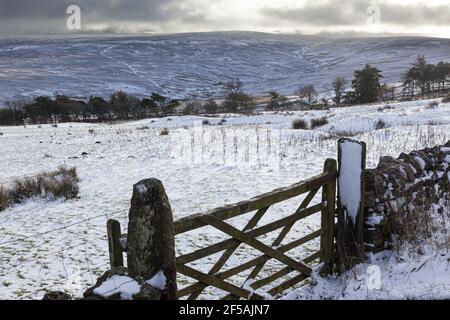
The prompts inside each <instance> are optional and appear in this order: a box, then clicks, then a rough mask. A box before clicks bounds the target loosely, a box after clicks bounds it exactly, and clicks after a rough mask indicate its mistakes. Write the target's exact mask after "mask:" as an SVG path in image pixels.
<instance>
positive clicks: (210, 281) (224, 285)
mask: <svg viewBox="0 0 450 320" xmlns="http://www.w3.org/2000/svg"><path fill="white" fill-rule="evenodd" d="M177 271H178V272H180V273H181V274H184V275H186V276H188V277H190V278H193V279H195V280H197V281H200V282H202V283H205V284H207V285H208V286H213V287H216V288H219V289H222V290H224V291H227V292H230V293H232V294H234V295H237V296H239V297H241V298H243V299H249V298H250V297H251V298H252V299H255V300H264V298H263V297H262V296H260V295H259V294H257V293H253V292H250V291H248V290H245V289H243V288H240V287H238V286H235V285H234V284H231V283H228V282H226V281H224V280H221V279H219V278H217V277H214V276H211V275H209V274H204V273H202V272H200V271H197V270H194V269H192V268H190V267H188V266H186V265H178V266H177Z"/></svg>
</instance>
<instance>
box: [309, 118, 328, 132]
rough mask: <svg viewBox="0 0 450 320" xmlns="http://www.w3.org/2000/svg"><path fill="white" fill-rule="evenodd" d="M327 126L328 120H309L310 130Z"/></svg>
mask: <svg viewBox="0 0 450 320" xmlns="http://www.w3.org/2000/svg"><path fill="white" fill-rule="evenodd" d="M327 124H328V119H327V117H322V118H317V119H312V120H311V129H313V130H314V129H316V128H320V127H323V126H325V125H327Z"/></svg>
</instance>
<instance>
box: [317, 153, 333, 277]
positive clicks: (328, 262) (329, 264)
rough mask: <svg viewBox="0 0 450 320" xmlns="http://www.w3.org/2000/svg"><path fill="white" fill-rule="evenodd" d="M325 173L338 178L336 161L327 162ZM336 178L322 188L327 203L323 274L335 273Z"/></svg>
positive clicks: (324, 223) (323, 215) (322, 249)
mask: <svg viewBox="0 0 450 320" xmlns="http://www.w3.org/2000/svg"><path fill="white" fill-rule="evenodd" d="M324 173H329V174H335V175H336V178H337V163H336V160H333V159H328V160H326V161H325V168H324ZM336 178H334V179H333V180H332V181H331V182H330V183H327V184H324V185H323V188H322V202H324V203H326V206H325V208H324V209H323V210H322V228H321V236H320V261H321V262H322V263H324V266H323V268H322V270H321V274H324V275H326V274H331V273H333V250H334V225H335V210H336Z"/></svg>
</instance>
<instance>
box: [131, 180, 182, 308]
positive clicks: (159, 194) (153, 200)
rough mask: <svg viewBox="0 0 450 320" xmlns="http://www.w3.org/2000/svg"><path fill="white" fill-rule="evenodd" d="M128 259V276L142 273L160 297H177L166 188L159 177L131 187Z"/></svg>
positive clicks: (171, 226) (139, 275) (172, 235)
mask: <svg viewBox="0 0 450 320" xmlns="http://www.w3.org/2000/svg"><path fill="white" fill-rule="evenodd" d="M127 262H128V269H129V272H130V275H131V276H134V277H142V278H144V279H145V280H147V281H148V283H150V285H152V286H153V287H155V288H156V289H159V290H160V291H161V299H162V300H176V298H177V283H176V275H177V273H176V260H175V235H174V225H173V217H172V210H171V207H170V203H169V199H168V197H167V194H166V191H165V189H164V186H163V184H162V183H161V181H159V180H156V179H147V180H143V181H141V182H139V183H137V184H136V185H134V187H133V198H132V199H131V208H130V213H129V223H128V240H127Z"/></svg>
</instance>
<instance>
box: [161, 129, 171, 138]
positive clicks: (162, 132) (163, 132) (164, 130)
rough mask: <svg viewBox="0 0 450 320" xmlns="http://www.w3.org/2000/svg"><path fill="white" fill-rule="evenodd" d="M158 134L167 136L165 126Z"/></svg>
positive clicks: (167, 130)
mask: <svg viewBox="0 0 450 320" xmlns="http://www.w3.org/2000/svg"><path fill="white" fill-rule="evenodd" d="M160 135H161V136H168V135H169V129H167V128H164V129H162V130H161V133H160Z"/></svg>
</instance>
